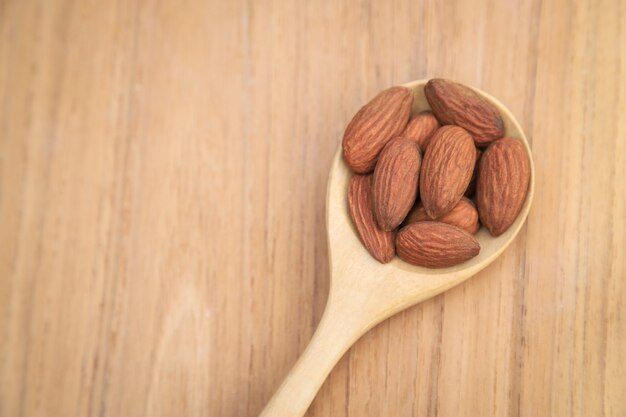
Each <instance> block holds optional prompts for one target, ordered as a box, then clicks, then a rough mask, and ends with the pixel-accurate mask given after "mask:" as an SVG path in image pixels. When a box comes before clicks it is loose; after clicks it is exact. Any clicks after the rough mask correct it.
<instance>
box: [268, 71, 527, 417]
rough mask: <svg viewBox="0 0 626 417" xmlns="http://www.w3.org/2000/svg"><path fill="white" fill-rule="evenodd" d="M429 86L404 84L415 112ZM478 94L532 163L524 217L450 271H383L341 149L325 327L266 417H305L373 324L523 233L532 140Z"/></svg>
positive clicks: (485, 239) (451, 282)
mask: <svg viewBox="0 0 626 417" xmlns="http://www.w3.org/2000/svg"><path fill="white" fill-rule="evenodd" d="M427 81H428V80H419V81H413V82H411V83H408V84H405V87H407V88H409V89H410V90H411V91H412V92H413V96H414V100H413V112H417V111H422V110H428V109H430V106H429V105H428V101H427V100H426V97H425V95H424V86H425V85H426V82H427ZM474 90H475V91H476V92H477V93H478V94H479V95H481V96H482V97H484V98H485V99H486V100H487V101H489V102H490V103H492V104H493V105H494V106H495V107H496V108H497V109H498V111H499V112H500V115H501V116H502V119H503V121H504V125H505V136H507V137H512V138H517V139H519V140H521V141H522V142H523V143H524V146H525V148H526V152H527V153H528V158H529V161H530V182H529V186H528V193H527V195H526V200H525V202H524V205H523V207H522V210H521V212H520V214H519V215H518V216H517V219H516V220H515V222H514V223H513V224H512V225H511V227H509V229H508V230H507V231H506V232H505V233H503V234H502V235H500V236H498V237H493V236H491V235H490V234H489V232H488V231H487V230H486V229H485V228H481V229H480V230H479V231H478V233H477V234H476V238H477V239H478V242H479V243H480V247H481V250H480V253H479V254H478V255H477V256H476V257H474V258H472V259H470V260H468V261H466V262H464V263H462V264H459V265H456V266H453V267H449V268H440V269H430V268H424V267H419V266H414V265H410V264H408V263H406V262H404V261H402V260H401V259H400V258H398V257H395V258H394V259H393V260H392V261H391V262H390V263H387V264H381V263H379V262H378V261H376V260H375V259H374V258H372V256H371V255H370V254H369V252H367V250H366V249H365V248H364V247H363V245H362V243H361V241H360V240H359V237H358V234H357V232H356V229H355V228H354V226H353V224H352V221H351V219H350V216H349V214H348V201H347V190H348V183H349V180H350V177H351V176H352V173H351V172H350V169H349V168H348V166H347V165H346V163H345V162H344V161H343V158H342V152H341V146H339V149H338V150H337V153H336V155H335V158H334V161H333V164H332V168H331V171H330V176H329V180H328V194H327V197H326V224H327V229H328V245H329V257H330V271H331V283H330V293H329V296H328V301H327V304H326V309H325V311H324V315H323V317H322V319H321V321H320V324H319V326H318V328H317V330H316V332H315V334H314V335H313V338H312V339H311V342H310V343H309V346H308V347H307V349H306V350H305V352H304V353H303V354H302V356H301V357H300V359H299V360H298V362H297V363H296V365H295V366H294V368H293V369H292V370H291V372H290V373H289V375H288V376H287V378H286V379H285V381H284V382H283V384H282V385H281V386H280V388H279V389H278V391H277V392H276V394H275V395H274V396H273V397H272V399H271V400H270V402H269V403H268V404H267V406H266V407H265V409H264V410H263V412H262V413H261V416H264V417H270V416H301V415H303V414H304V413H305V412H306V410H307V408H308V407H309V405H310V403H311V401H312V400H313V398H314V397H315V394H316V393H317V391H318V389H319V387H320V386H321V384H322V383H323V381H324V380H325V379H326V377H327V376H328V374H329V373H330V371H331V370H332V368H333V367H334V365H335V364H336V362H337V361H338V360H339V359H340V358H341V356H342V355H343V354H344V353H345V351H346V350H347V349H348V348H349V347H350V346H351V345H352V344H353V343H354V342H355V341H356V340H357V339H358V338H359V337H360V336H361V335H363V334H364V333H365V332H367V331H368V330H369V329H371V328H372V327H373V326H375V325H376V324H378V323H380V322H381V321H383V320H385V319H386V318H388V317H390V316H392V315H393V314H395V313H397V312H399V311H402V310H404V309H405V308H408V307H410V306H412V305H414V304H417V303H419V302H421V301H424V300H426V299H428V298H431V297H433V296H435V295H437V294H440V293H442V292H443V291H446V290H447V289H449V288H451V287H454V286H455V285H457V284H459V283H461V282H463V281H465V280H466V279H468V278H469V277H471V276H473V275H474V274H476V273H477V272H479V271H480V270H482V269H483V268H485V267H486V266H488V265H489V264H490V263H492V262H493V261H494V260H495V259H496V258H497V257H498V256H499V255H500V254H501V253H502V252H503V251H504V250H505V249H506V248H507V247H508V246H509V245H510V243H511V242H512V241H513V239H514V238H515V236H517V234H518V232H519V231H520V229H521V228H522V225H523V224H524V222H525V220H526V217H527V216H528V212H529V210H530V206H531V204H532V200H533V193H534V188H535V187H534V178H535V168H534V164H533V159H532V153H531V150H530V147H529V146H528V140H527V139H526V136H525V135H524V132H523V131H522V129H521V127H520V125H519V123H518V122H517V120H515V117H514V116H513V115H512V114H511V112H510V111H509V110H508V109H507V108H506V107H505V106H504V105H503V104H502V103H500V102H499V101H498V100H497V99H495V98H493V97H492V96H490V95H489V94H486V93H484V92H482V91H480V90H478V89H475V88H474Z"/></svg>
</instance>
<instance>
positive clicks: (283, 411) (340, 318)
mask: <svg viewBox="0 0 626 417" xmlns="http://www.w3.org/2000/svg"><path fill="white" fill-rule="evenodd" d="M351 308H352V310H351ZM351 308H350V306H347V305H346V303H342V302H333V301H332V300H331V299H330V297H329V300H328V304H327V306H326V310H325V311H324V315H323V316H322V319H321V321H320V324H319V326H318V327H317V330H316V331H315V334H314V335H313V338H312V339H311V341H310V342H309V345H308V346H307V348H306V350H305V351H304V353H302V355H301V356H300V358H299V359H298V362H296V364H295V365H294V367H293V368H292V369H291V371H290V372H289V374H288V375H287V377H286V378H285V380H284V381H283V383H282V384H281V386H280V387H279V388H278V390H277V391H276V393H275V394H274V396H273V397H272V399H271V400H270V402H269V403H268V404H267V405H266V406H265V408H264V409H263V411H262V412H261V415H260V417H296V416H303V415H304V413H305V412H306V411H307V409H308V408H309V405H311V402H312V401H313V398H315V395H316V394H317V391H318V390H319V388H320V387H321V386H322V383H323V382H324V380H325V379H326V377H327V376H328V374H329V373H330V371H331V370H332V369H333V367H334V366H335V364H336V363H337V362H338V361H339V359H340V358H341V357H342V356H343V354H344V353H345V352H346V351H347V350H348V348H350V346H352V344H353V343H354V342H355V341H356V340H357V339H358V338H359V337H361V335H362V334H363V333H365V332H366V331H367V329H368V328H369V327H371V326H370V325H368V321H367V316H368V315H367V314H359V312H358V311H354V307H353V306H352V307H351Z"/></svg>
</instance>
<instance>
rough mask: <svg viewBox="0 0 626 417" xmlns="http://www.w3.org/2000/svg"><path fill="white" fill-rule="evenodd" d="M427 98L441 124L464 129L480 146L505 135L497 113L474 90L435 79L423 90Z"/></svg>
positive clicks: (493, 107) (500, 118) (502, 123)
mask: <svg viewBox="0 0 626 417" xmlns="http://www.w3.org/2000/svg"><path fill="white" fill-rule="evenodd" d="M424 94H425V95H426V99H427V100H428V103H429V104H430V107H431V109H432V110H433V113H435V116H437V119H439V121H440V122H441V123H442V124H445V125H457V126H461V127H462V128H463V129H465V130H467V131H468V132H469V133H470V134H471V135H472V137H473V138H474V141H475V142H476V145H477V146H481V145H486V144H488V143H489V142H491V141H493V140H495V139H498V138H501V137H502V136H503V135H504V122H503V121H502V117H501V116H500V113H499V112H498V110H497V109H496V108H495V106H493V105H492V104H491V103H489V102H488V101H487V100H485V99H484V98H482V97H481V96H480V95H478V93H476V92H475V91H474V90H472V89H471V88H469V87H467V86H465V85H463V84H459V83H456V82H453V81H449V80H444V79H441V78H434V79H432V80H430V81H428V83H427V84H426V86H425V87H424Z"/></svg>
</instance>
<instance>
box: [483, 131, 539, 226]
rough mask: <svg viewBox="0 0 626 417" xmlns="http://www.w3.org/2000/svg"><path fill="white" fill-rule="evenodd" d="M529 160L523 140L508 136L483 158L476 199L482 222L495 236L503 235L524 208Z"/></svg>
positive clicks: (494, 144)
mask: <svg viewBox="0 0 626 417" xmlns="http://www.w3.org/2000/svg"><path fill="white" fill-rule="evenodd" d="M529 181H530V162H529V160H528V154H527V153H526V149H525V147H524V145H523V144H522V142H520V141H519V140H516V139H511V138H505V139H500V140H497V141H495V142H494V143H492V144H491V145H490V146H489V147H488V148H487V150H486V151H485V153H484V154H483V156H482V158H481V159H480V169H479V171H478V181H477V184H476V197H477V198H476V199H477V202H478V213H479V215H480V221H481V222H482V223H483V224H484V225H485V226H486V227H487V229H488V230H489V233H491V234H492V235H493V236H500V235H501V234H502V233H504V232H505V231H506V230H507V229H508V228H509V227H510V226H511V225H512V224H513V222H514V221H515V219H516V218H517V216H518V214H519V213H520V211H521V210H522V206H523V205H524V201H525V200H526V193H527V192H528V183H529Z"/></svg>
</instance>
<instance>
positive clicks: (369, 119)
mask: <svg viewBox="0 0 626 417" xmlns="http://www.w3.org/2000/svg"><path fill="white" fill-rule="evenodd" d="M412 105H413V93H412V92H411V91H410V90H409V89H407V88H405V87H392V88H389V89H387V90H385V91H383V92H382V93H380V94H378V95H377V96H376V97H374V98H373V99H372V100H371V101H370V102H369V103H367V104H366V105H365V106H363V107H362V108H361V109H360V110H359V111H358V112H357V114H356V115H355V116H354V117H353V118H352V120H351V121H350V123H349V124H348V127H347V128H346V131H345V133H344V135H343V143H342V147H343V156H344V159H345V161H346V163H347V164H348V166H349V167H350V168H351V169H352V171H354V172H356V173H358V174H366V173H368V172H371V171H372V170H373V169H374V165H375V164H376V160H377V159H378V155H379V154H380V152H381V151H382V149H383V148H384V146H385V145H386V144H387V142H389V141H390V140H391V139H392V138H393V137H395V136H398V135H399V134H400V133H402V131H403V130H404V128H405V127H406V125H407V122H408V121H409V115H410V114H411V106H412Z"/></svg>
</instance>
